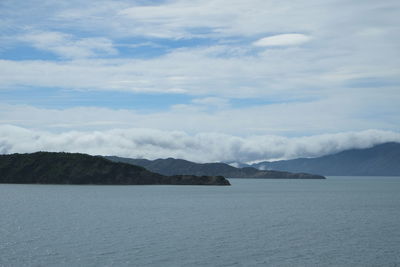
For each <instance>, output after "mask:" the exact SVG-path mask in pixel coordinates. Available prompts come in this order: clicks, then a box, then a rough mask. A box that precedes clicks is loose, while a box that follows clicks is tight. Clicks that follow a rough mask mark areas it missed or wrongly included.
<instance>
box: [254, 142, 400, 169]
mask: <svg viewBox="0 0 400 267" xmlns="http://www.w3.org/2000/svg"><path fill="white" fill-rule="evenodd" d="M252 167H255V168H258V169H262V170H279V171H283V170H284V171H289V172H309V173H318V174H321V175H332V176H335V175H337V176H400V143H385V144H381V145H377V146H374V147H372V148H366V149H351V150H345V151H342V152H340V153H336V154H332V155H327V156H323V157H318V158H299V159H293V160H282V161H274V162H268V161H265V162H260V163H257V164H253V165H252Z"/></svg>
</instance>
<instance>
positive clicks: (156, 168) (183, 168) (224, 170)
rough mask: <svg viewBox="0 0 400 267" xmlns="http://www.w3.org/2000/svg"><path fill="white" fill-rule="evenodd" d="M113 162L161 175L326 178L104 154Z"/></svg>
mask: <svg viewBox="0 0 400 267" xmlns="http://www.w3.org/2000/svg"><path fill="white" fill-rule="evenodd" d="M106 158H107V159H109V160H112V161H114V162H124V163H129V164H133V165H138V166H142V167H143V168H146V169H147V170H150V171H152V172H156V173H161V174H163V175H197V176H199V175H206V176H219V175H221V176H224V177H228V178H256V179H326V177H324V176H322V175H318V174H310V173H304V172H297V173H292V172H288V171H275V170H259V169H256V168H253V167H244V168H235V167H233V166H230V165H228V164H226V163H222V162H215V163H196V162H191V161H187V160H183V159H174V158H167V159H156V160H148V159H131V158H121V157H116V156H106Z"/></svg>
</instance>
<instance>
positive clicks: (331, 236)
mask: <svg viewBox="0 0 400 267" xmlns="http://www.w3.org/2000/svg"><path fill="white" fill-rule="evenodd" d="M230 181H231V183H232V186H230V187H224V186H216V187H214V186H70V185H4V184H3V185H0V203H1V205H0V266H266V265H269V266H317V265H319V266H320V265H324V266H329V265H333V266H396V265H399V264H400V231H399V229H400V177H373V178H371V177H329V178H328V179H327V180H262V179H230Z"/></svg>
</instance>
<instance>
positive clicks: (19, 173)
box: [0, 152, 229, 185]
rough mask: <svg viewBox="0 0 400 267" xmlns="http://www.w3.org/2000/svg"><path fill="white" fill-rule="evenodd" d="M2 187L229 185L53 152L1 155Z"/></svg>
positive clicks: (218, 179) (216, 178) (219, 178)
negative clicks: (26, 185)
mask: <svg viewBox="0 0 400 267" xmlns="http://www.w3.org/2000/svg"><path fill="white" fill-rule="evenodd" d="M0 183H18V184H104V185H148V184H174V185H229V181H228V180H226V179H225V178H224V177H222V176H212V177H211V176H202V177H197V176H193V175H174V176H164V175H161V174H158V173H153V172H150V171H148V170H146V169H145V168H143V167H139V166H134V165H131V164H126V163H116V162H112V161H110V160H107V159H105V158H103V157H95V156H89V155H85V154H77V153H51V152H37V153H32V154H11V155H0Z"/></svg>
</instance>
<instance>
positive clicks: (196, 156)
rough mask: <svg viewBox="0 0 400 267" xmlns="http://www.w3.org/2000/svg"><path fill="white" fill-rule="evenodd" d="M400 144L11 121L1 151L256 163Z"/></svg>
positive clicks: (360, 136)
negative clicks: (51, 128) (34, 126)
mask: <svg viewBox="0 0 400 267" xmlns="http://www.w3.org/2000/svg"><path fill="white" fill-rule="evenodd" d="M390 141H395V142H400V133H395V132H389V131H377V130H368V131H362V132H347V133H338V134H325V135H315V136H308V137H297V138H285V137H280V136H270V135H265V136H248V137H238V136H233V135H226V134H217V133H198V134H195V135H189V134H187V133H185V132H181V131H160V130H154V129H138V128H136V129H114V130H106V131H68V132H61V133H51V132H47V131H37V130H29V129H25V128H21V127H15V126H11V125H2V126H0V153H2V154H9V153H24V152H34V151H66V152H81V153H88V154H92V155H117V156H123V157H132V158H149V159H156V158H166V157H175V158H183V159H187V160H192V161H197V162H215V161H239V162H253V161H259V160H268V159H289V158H297V157H315V156H321V155H325V154H330V153H335V152H339V151H342V150H345V149H351V148H367V147H371V146H373V145H376V144H380V143H384V142H390Z"/></svg>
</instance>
